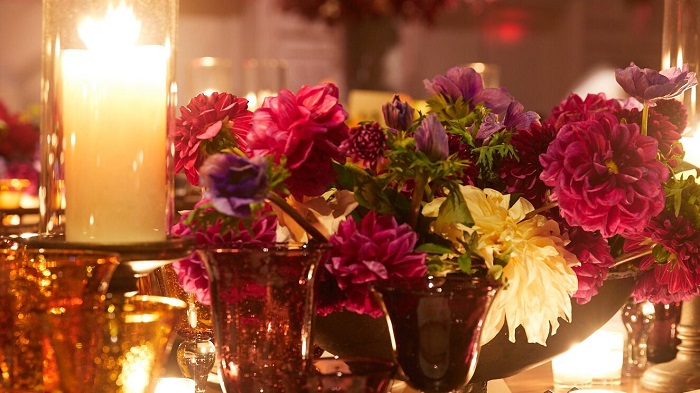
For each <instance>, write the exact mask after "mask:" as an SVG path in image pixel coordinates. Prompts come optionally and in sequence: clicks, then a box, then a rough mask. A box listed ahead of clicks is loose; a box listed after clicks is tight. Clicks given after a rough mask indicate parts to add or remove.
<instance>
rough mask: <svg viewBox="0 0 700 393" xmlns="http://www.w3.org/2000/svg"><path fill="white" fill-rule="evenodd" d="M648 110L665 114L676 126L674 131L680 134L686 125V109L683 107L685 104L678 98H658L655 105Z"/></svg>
mask: <svg viewBox="0 0 700 393" xmlns="http://www.w3.org/2000/svg"><path fill="white" fill-rule="evenodd" d="M649 112H656V113H661V114H662V115H664V116H667V117H668V120H669V121H670V122H671V123H673V124H674V125H675V126H676V131H677V132H679V133H681V134H682V133H683V132H684V131H685V127H687V126H688V111H687V110H686V109H685V105H683V103H682V102H680V101H678V100H675V99H672V100H658V101H656V106H655V107H653V108H651V110H650V111H649Z"/></svg>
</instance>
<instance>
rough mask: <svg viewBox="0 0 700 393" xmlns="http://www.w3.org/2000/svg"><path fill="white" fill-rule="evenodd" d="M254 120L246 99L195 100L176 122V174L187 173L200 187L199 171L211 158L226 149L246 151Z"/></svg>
mask: <svg viewBox="0 0 700 393" xmlns="http://www.w3.org/2000/svg"><path fill="white" fill-rule="evenodd" d="M252 118H253V113H252V112H251V111H249V110H248V100H246V99H245V98H239V97H236V96H235V95H233V94H229V93H212V94H211V95H210V96H206V95H204V94H200V95H198V96H196V97H194V98H192V100H191V101H190V103H189V104H187V107H180V117H178V118H177V119H175V135H174V141H175V172H176V173H179V172H183V171H184V172H185V175H187V180H189V182H190V183H192V185H195V186H198V185H199V167H200V166H201V165H202V163H203V162H204V160H205V159H206V158H207V157H209V156H210V155H212V154H214V153H217V152H220V151H221V150H223V149H226V148H239V149H240V150H242V151H245V150H246V145H245V136H246V134H247V133H248V130H249V129H250V122H251V119H252Z"/></svg>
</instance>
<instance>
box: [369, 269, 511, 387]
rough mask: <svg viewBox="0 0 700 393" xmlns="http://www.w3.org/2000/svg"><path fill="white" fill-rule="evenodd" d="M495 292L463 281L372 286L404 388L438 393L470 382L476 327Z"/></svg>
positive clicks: (479, 282) (492, 285)
mask: <svg viewBox="0 0 700 393" xmlns="http://www.w3.org/2000/svg"><path fill="white" fill-rule="evenodd" d="M499 286H500V284H499V283H497V282H495V281H491V280H484V279H478V278H469V277H465V276H449V277H422V278H413V279H394V280H386V281H380V282H378V283H377V284H376V285H375V286H374V289H375V294H377V293H378V294H379V295H378V296H377V298H378V299H379V300H380V301H381V302H382V304H383V308H384V312H385V314H386V315H387V318H388V322H389V326H390V327H391V330H392V341H393V345H394V347H395V356H396V360H397V362H398V364H399V366H400V368H401V371H402V372H403V374H404V375H405V377H406V378H407V381H408V383H409V385H411V386H412V387H414V388H416V389H419V390H420V391H422V392H426V393H438V392H452V391H455V390H456V389H460V388H462V387H464V386H465V385H466V384H467V382H469V379H470V378H471V376H472V375H473V373H474V369H475V368H476V362H477V358H478V355H479V348H480V347H479V340H480V338H481V327H482V325H483V321H484V318H485V317H486V313H487V312H488V310H489V307H490V306H491V301H492V300H493V297H494V295H495V294H496V290H497V289H498V288H499Z"/></svg>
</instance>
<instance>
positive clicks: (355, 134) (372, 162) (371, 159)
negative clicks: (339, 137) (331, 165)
mask: <svg viewBox="0 0 700 393" xmlns="http://www.w3.org/2000/svg"><path fill="white" fill-rule="evenodd" d="M340 149H341V150H342V151H343V152H345V154H346V155H347V156H348V157H350V158H351V159H353V160H355V161H360V162H362V163H363V164H364V165H365V166H368V167H370V168H374V167H375V166H376V165H377V161H378V160H379V159H380V158H381V157H383V156H384V150H386V134H384V130H383V129H382V127H381V126H380V125H379V123H377V122H376V121H373V122H367V123H361V124H359V125H357V126H355V127H352V128H351V129H350V136H349V137H348V139H346V140H345V141H343V143H341V145H340Z"/></svg>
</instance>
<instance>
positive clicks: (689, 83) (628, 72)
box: [615, 63, 698, 106]
mask: <svg viewBox="0 0 700 393" xmlns="http://www.w3.org/2000/svg"><path fill="white" fill-rule="evenodd" d="M615 79H616V80H617V83H619V84H620V86H622V89H624V90H625V92H626V93H627V94H629V95H631V96H632V97H634V98H636V99H638V100H639V101H641V102H644V103H647V104H651V105H650V106H653V105H654V104H653V102H654V101H656V100H660V99H663V100H667V99H671V98H673V97H675V96H677V95H679V94H681V93H682V92H684V91H685V90H687V89H689V88H691V87H693V86H695V85H697V84H698V80H697V78H696V76H695V73H694V72H690V71H688V64H683V68H682V69H681V68H678V67H671V68H669V69H666V70H663V71H661V72H659V71H656V70H652V69H650V68H639V67H638V66H637V65H635V64H634V63H630V66H629V67H627V68H625V69H624V70H623V69H620V68H618V69H617V70H615Z"/></svg>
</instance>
